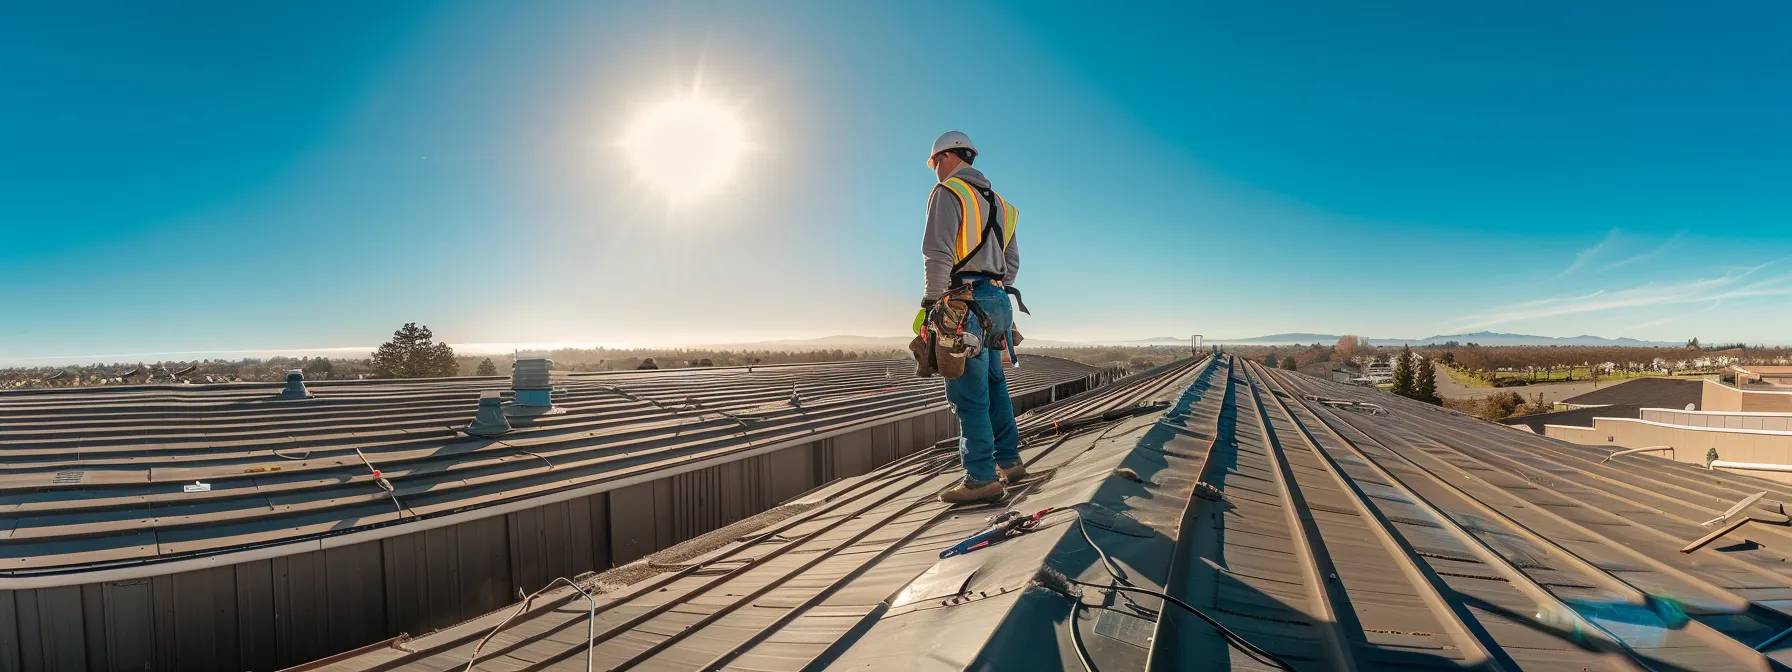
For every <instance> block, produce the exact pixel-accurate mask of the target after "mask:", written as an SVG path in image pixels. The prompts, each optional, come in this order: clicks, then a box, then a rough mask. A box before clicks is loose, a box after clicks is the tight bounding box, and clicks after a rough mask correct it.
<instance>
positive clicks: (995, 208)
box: [948, 178, 1007, 275]
mask: <svg viewBox="0 0 1792 672" xmlns="http://www.w3.org/2000/svg"><path fill="white" fill-rule="evenodd" d="M952 179H954V180H958V182H959V183H961V184H965V185H968V186H970V187H971V188H973V189H976V190H977V193H979V194H981V195H982V196H983V198H984V200H985V201H987V202H988V203H989V213H988V214H987V215H986V218H985V219H984V222H983V230H982V231H981V232H979V233H978V234H977V246H976V247H973V248H971V250H970V251H969V252H966V253H964V256H962V257H959V258H958V261H956V262H954V263H953V264H952V271H951V272H952V273H953V274H954V275H956V274H957V273H958V271H959V270H960V269H963V268H964V266H965V264H968V263H971V260H972V259H975V258H976V257H977V253H978V252H982V251H983V246H984V245H988V244H989V233H990V232H991V231H994V232H995V233H996V237H997V238H1003V233H1002V224H1001V220H1000V218H999V215H1000V214H1001V212H1000V211H1001V210H1002V207H1001V206H1002V201H1001V197H999V196H996V193H995V192H994V191H991V190H989V189H988V188H986V187H979V186H976V185H973V184H971V183H969V182H966V181H964V180H961V179H958V178H952ZM948 181H951V180H948ZM950 188H951V187H948V189H950ZM953 193H958V191H957V190H956V189H953ZM959 200H960V201H962V202H961V203H960V206H961V207H968V208H969V209H967V210H964V211H962V212H960V213H959V215H960V216H961V217H963V216H964V215H965V214H966V213H977V199H976V198H974V197H973V198H964V195H963V194H959ZM977 214H982V213H977ZM959 228H960V229H961V230H960V231H959V236H958V240H959V244H960V245H963V244H964V234H965V233H967V232H966V231H964V230H962V229H963V228H964V227H963V226H962V225H961V226H960V227H959ZM1006 243H1007V241H1006V240H1003V246H1004V247H1006Z"/></svg>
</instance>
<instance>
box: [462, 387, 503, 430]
mask: <svg viewBox="0 0 1792 672" xmlns="http://www.w3.org/2000/svg"><path fill="white" fill-rule="evenodd" d="M466 432H467V433H468V434H471V435H473V436H481V437H492V436H500V435H503V434H507V433H509V432H510V420H509V419H507V418H505V417H504V398H503V397H501V396H499V394H498V392H497V391H496V390H493V391H487V392H481V393H480V394H479V410H478V411H477V412H475V413H474V414H473V422H472V423H470V424H468V425H467V426H466Z"/></svg>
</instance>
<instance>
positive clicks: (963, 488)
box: [940, 481, 1006, 504]
mask: <svg viewBox="0 0 1792 672" xmlns="http://www.w3.org/2000/svg"><path fill="white" fill-rule="evenodd" d="M1003 494H1006V491H1004V490H1003V489H1002V482H1001V481H987V482H984V483H972V482H970V481H960V482H959V484H958V487H955V488H952V489H951V490H947V491H945V492H942V493H940V501H942V502H945V503H947V504H979V503H983V502H999V501H1002V495H1003Z"/></svg>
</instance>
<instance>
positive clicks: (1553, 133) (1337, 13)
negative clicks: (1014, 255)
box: [0, 1, 1792, 361]
mask: <svg viewBox="0 0 1792 672" xmlns="http://www.w3.org/2000/svg"><path fill="white" fill-rule="evenodd" d="M1788 20H1792V8H1788V7H1787V6H1785V5H1783V3H1770V2H1758V3H1724V2H1716V3H1679V2H1664V3H1645V2H1638V3H1623V4H1621V5H1613V4H1611V3H1584V4H1582V3H1564V2H1538V3H1497V4H1482V5H1475V4H1473V3H1425V2H1402V3H1329V2H1311V3H1206V2H1202V3H1178V4H1175V5H1173V6H1169V7H1161V8H1160V7H1139V8H1137V9H1125V10H1122V9H1119V8H1117V7H1108V8H1106V9H1104V10H1103V11H1091V10H1090V9H1089V8H1088V7H1087V5H1086V4H1084V5H1078V4H1071V3H1032V2H1016V3H962V2H961V3H937V4H929V3H823V2H812V3H807V2H806V3H783V2H754V3H716V4H708V3H678V2H666V3H639V4H634V3H629V4H624V3H591V2H545V1H544V2H529V3H489V2H488V3H472V2H468V3H423V2H378V3H363V2H311V3H224V2H217V3H197V2H185V3H182V2H174V3H127V2H117V3H91V4H90V3H35V4H34V5H29V6H27V5H18V4H15V5H9V6H7V7H5V8H0V65H3V67H0V96H4V99H3V103H4V104H0V237H3V238H0V240H3V242H0V361H16V360H25V359H41V358H51V357H85V356H89V355H98V354H127V353H165V352H192V351H221V350H253V349H283V348H301V347H303V348H313V347H329V346H359V345H367V344H372V343H377V342H378V341H380V340H383V339H384V337H385V336H386V335H387V334H389V333H390V332H391V331H392V329H394V328H396V327H397V326H399V325H400V324H402V323H404V322H408V321H417V322H422V323H425V324H427V325H429V326H431V327H432V328H434V329H435V330H436V331H437V333H438V334H439V335H441V336H442V337H443V338H445V339H446V340H449V341H450V342H456V343H515V342H524V343H626V344H640V345H646V344H679V343H716V342H737V341H743V340H757V339H769V338H792V337H808V336H821V335H826V334H842V333H853V334H868V335H894V334H899V333H902V332H903V331H904V330H905V329H906V325H907V322H908V319H909V318H910V317H911V316H912V313H913V306H914V303H915V301H916V299H917V298H918V295H919V293H920V286H921V280H920V267H921V264H920V258H919V249H918V248H919V238H920V227H921V224H922V221H921V218H922V214H923V206H924V201H925V198H926V194H927V192H928V189H929V188H930V185H931V184H932V182H933V179H934V178H933V176H932V175H931V173H930V172H929V171H927V170H926V169H925V167H924V165H923V164H924V160H925V157H926V149H925V148H926V146H927V145H928V144H929V143H931V141H932V139H933V138H934V136H936V135H938V134H939V133H940V132H942V131H944V130H947V129H960V130H964V131H966V132H968V133H969V134H970V135H971V136H972V138H974V139H975V140H976V142H977V143H978V144H979V146H980V147H981V148H982V149H983V155H982V157H981V159H980V160H979V162H978V166H979V167H981V168H983V169H984V170H985V171H986V172H987V173H988V174H989V175H990V176H991V178H992V179H993V180H994V182H995V185H996V187H997V189H998V190H1000V191H1002V193H1003V194H1004V196H1006V197H1007V198H1009V199H1010V200H1012V201H1014V202H1015V203H1016V204H1017V205H1018V206H1019V207H1020V208H1021V211H1022V212H1023V213H1024V214H1023V217H1022V224H1021V227H1020V230H1019V231H1020V232H1019V236H1020V238H1021V240H1022V248H1023V250H1024V262H1023V269H1024V270H1023V271H1022V274H1021V278H1020V281H1019V283H1018V284H1019V285H1020V286H1021V287H1022V288H1023V289H1025V290H1026V292H1027V297H1028V299H1029V301H1028V303H1029V304H1030V305H1031V306H1032V308H1033V309H1034V313H1035V314H1034V316H1032V317H1023V318H1022V322H1021V324H1022V328H1023V329H1025V330H1026V331H1027V332H1028V333H1029V335H1034V336H1037V337H1042V338H1060V339H1123V338H1139V337H1148V336H1162V335H1184V334H1188V333H1204V334H1207V335H1209V336H1234V337H1235V336H1251V335H1259V334H1265V333H1272V332H1282V331H1318V332H1329V333H1341V332H1348V333H1366V334H1370V335H1375V336H1400V337H1420V336H1427V335H1431V334H1438V333H1455V332H1462V331H1474V330H1482V329H1486V330H1493V331H1512V332H1525V333H1539V334H1547V335H1575V334H1581V333H1592V334H1598V335H1605V336H1614V337H1615V336H1629V337H1635V338H1645V339H1660V340H1682V339H1685V338H1688V337H1692V336H1698V337H1700V338H1701V339H1703V340H1706V341H1716V340H1747V341H1752V342H1779V343H1784V342H1792V337H1789V332H1788V327H1792V310H1787V309H1788V308H1789V307H1792V259H1787V257H1788V256H1792V236H1789V235H1788V233H1787V231H1788V222H1792V188H1789V187H1788V186H1787V185H1789V184H1792V115H1788V114H1787V113H1786V110H1788V109H1792V68H1787V67H1786V66H1787V64H1788V63H1792V41H1788V40H1785V39H1783V38H1784V33H1783V27H1784V26H1785V25H1787V21H1788ZM693 90H696V91H698V92H699V93H700V95H702V96H704V97H706V98H708V99H712V100H716V101H719V102H720V103H723V104H726V105H727V106H729V107H732V108H734V109H737V110H738V113H739V116H740V118H741V119H742V122H743V124H744V126H745V128H746V130H747V134H748V137H749V139H750V142H751V143H752V150H751V153H750V154H749V155H748V157H747V159H746V163H745V164H744V166H743V170H741V171H740V172H739V174H738V175H737V176H736V178H737V179H735V180H734V181H733V182H732V183H730V184H729V185H728V186H727V187H726V188H725V189H724V190H723V191H721V192H718V193H716V194H714V195H712V196H711V197H709V198H707V199H704V200H702V201H699V202H695V203H680V204H677V205H668V204H667V203H666V201H665V199H664V198H663V197H661V196H659V195H658V194H656V193H653V192H651V191H650V190H648V189H647V188H645V187H644V186H643V180H642V179H641V176H639V175H636V174H633V173H632V172H631V171H632V170H633V169H632V168H631V166H630V164H629V163H628V162H627V161H625V160H623V158H622V157H621V156H620V150H619V149H618V148H617V147H616V139H617V138H618V137H620V135H621V134H622V133H623V131H624V129H625V128H627V127H628V126H629V124H630V123H631V122H632V121H633V120H634V119H635V118H636V117H637V116H638V115H639V114H641V111H642V110H643V109H647V108H648V107H649V106H651V105H652V104H653V103H655V102H656V101H660V100H664V99H667V98H670V97H674V96H678V95H684V94H689V93H690V92H691V91H693ZM154 358H155V357H151V359H154Z"/></svg>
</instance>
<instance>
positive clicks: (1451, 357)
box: [1437, 350, 1456, 366]
mask: <svg viewBox="0 0 1792 672" xmlns="http://www.w3.org/2000/svg"><path fill="white" fill-rule="evenodd" d="M1437 361H1438V362H1440V363H1442V364H1444V365H1446V366H1448V365H1450V364H1455V363H1456V351H1455V350H1445V351H1444V354H1443V356H1442V357H1438V358H1437Z"/></svg>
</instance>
